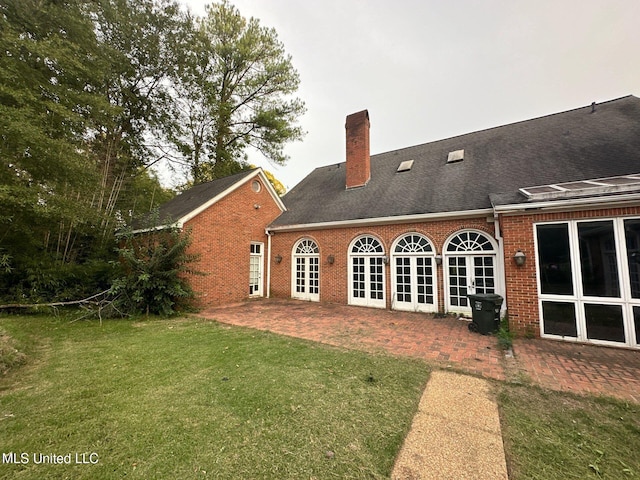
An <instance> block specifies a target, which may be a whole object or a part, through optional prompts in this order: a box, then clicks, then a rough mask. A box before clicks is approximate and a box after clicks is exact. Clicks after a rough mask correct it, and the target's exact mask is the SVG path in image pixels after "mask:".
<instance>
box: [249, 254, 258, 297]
mask: <svg viewBox="0 0 640 480" xmlns="http://www.w3.org/2000/svg"><path fill="white" fill-rule="evenodd" d="M259 286H260V257H259V256H257V255H251V256H250V257H249V295H253V294H254V293H258V292H259Z"/></svg>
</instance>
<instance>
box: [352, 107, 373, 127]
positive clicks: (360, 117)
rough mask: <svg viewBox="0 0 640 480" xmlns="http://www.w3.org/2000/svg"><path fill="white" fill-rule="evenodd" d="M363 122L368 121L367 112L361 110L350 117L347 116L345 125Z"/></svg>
mask: <svg viewBox="0 0 640 480" xmlns="http://www.w3.org/2000/svg"><path fill="white" fill-rule="evenodd" d="M364 120H367V121H369V110H361V111H359V112H355V113H352V114H351V115H347V125H349V124H352V123H359V122H362V121H364Z"/></svg>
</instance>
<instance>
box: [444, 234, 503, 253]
mask: <svg viewBox="0 0 640 480" xmlns="http://www.w3.org/2000/svg"><path fill="white" fill-rule="evenodd" d="M494 250H495V248H494V246H493V243H492V242H491V240H489V237H487V236H486V235H484V234H483V233H480V232H474V231H466V232H460V233H458V234H457V235H456V236H455V237H453V238H452V239H451V240H449V243H448V244H447V252H492V251H494Z"/></svg>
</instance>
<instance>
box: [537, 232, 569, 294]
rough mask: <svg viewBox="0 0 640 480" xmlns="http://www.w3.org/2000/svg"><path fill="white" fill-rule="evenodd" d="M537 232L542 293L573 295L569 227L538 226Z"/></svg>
mask: <svg viewBox="0 0 640 480" xmlns="http://www.w3.org/2000/svg"><path fill="white" fill-rule="evenodd" d="M536 230H537V237H538V262H539V267H540V289H541V291H542V293H553V294H557V295H573V281H572V280H571V257H570V255H569V226H568V225H567V224H558V225H538V226H537V228H536Z"/></svg>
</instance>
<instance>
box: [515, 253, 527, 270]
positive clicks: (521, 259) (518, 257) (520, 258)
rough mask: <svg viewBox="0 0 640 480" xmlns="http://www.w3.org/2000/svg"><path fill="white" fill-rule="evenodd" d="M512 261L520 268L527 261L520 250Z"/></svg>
mask: <svg viewBox="0 0 640 480" xmlns="http://www.w3.org/2000/svg"><path fill="white" fill-rule="evenodd" d="M513 260H514V261H515V262H516V265H517V266H518V267H522V266H523V265H524V262H526V260H527V256H526V255H525V254H524V252H523V251H522V250H518V251H517V252H516V254H515V255H514V256H513Z"/></svg>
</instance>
